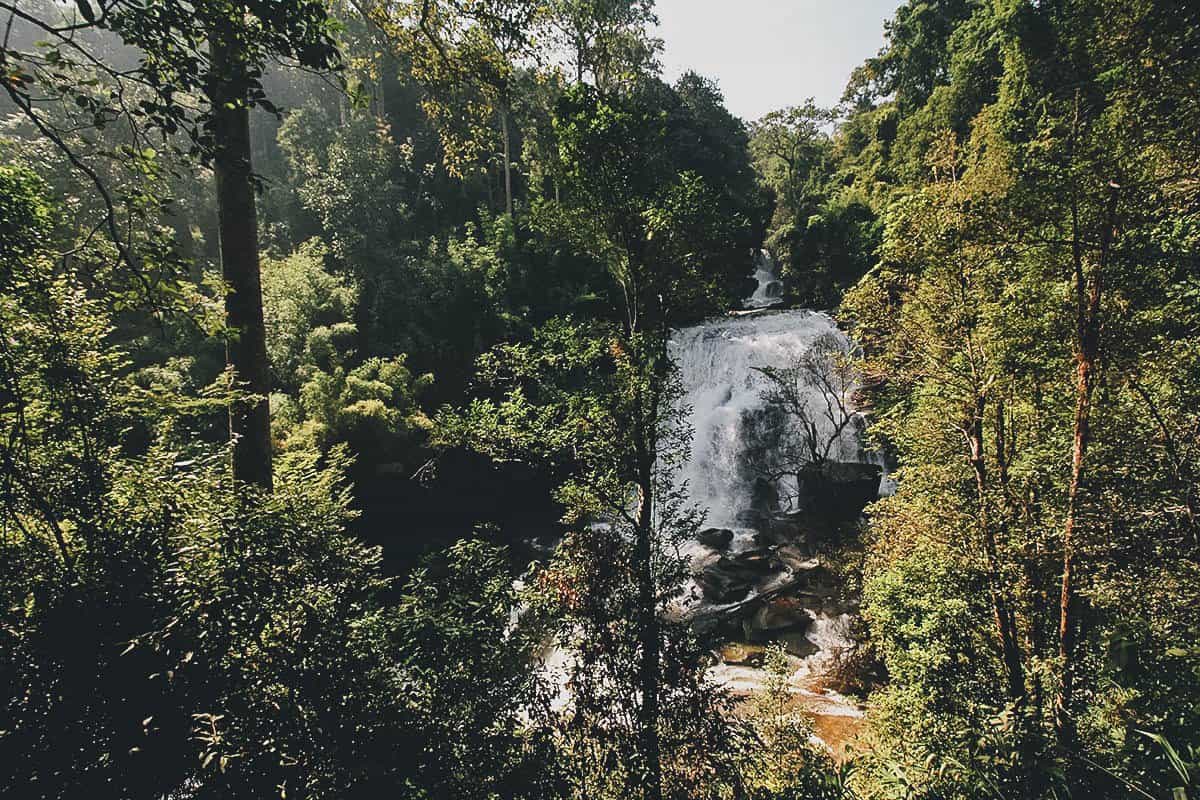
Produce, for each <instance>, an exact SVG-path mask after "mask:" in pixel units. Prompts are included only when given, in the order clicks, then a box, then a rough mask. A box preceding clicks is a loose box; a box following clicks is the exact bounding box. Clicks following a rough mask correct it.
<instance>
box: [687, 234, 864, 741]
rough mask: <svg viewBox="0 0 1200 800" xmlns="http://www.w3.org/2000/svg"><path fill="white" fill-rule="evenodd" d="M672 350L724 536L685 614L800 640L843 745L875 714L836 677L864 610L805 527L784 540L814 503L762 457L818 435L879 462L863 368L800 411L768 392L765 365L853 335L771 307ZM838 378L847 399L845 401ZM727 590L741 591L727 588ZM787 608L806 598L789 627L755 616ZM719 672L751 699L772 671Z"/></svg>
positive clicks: (730, 668) (708, 557) (702, 553)
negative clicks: (860, 398)
mask: <svg viewBox="0 0 1200 800" xmlns="http://www.w3.org/2000/svg"><path fill="white" fill-rule="evenodd" d="M757 267H758V268H757V270H756V278H757V279H758V282H759V285H758V289H757V290H756V291H755V292H754V295H753V296H752V297H751V298H749V299H748V300H747V301H745V305H747V306H750V307H757V308H763V307H765V306H769V305H771V304H773V303H775V302H778V294H779V293H780V288H781V287H780V284H779V281H778V280H777V279H776V278H775V275H774V271H773V266H772V265H771V264H770V262H769V260H768V258H767V257H766V255H765V254H762V256H761V258H760V261H759V263H758V265H757ZM670 352H671V356H672V358H673V360H674V361H675V364H676V365H677V367H678V368H679V371H680V380H681V383H682V386H683V397H682V400H681V402H682V404H683V407H684V410H685V413H686V418H687V423H688V424H689V426H690V427H691V430H692V449H691V454H690V457H689V458H688V460H687V461H686V463H685V465H684V466H683V468H682V469H681V471H680V475H679V476H678V478H677V480H679V481H680V482H686V486H687V490H688V493H689V495H690V498H691V500H692V501H693V502H694V503H696V504H697V505H699V506H700V508H702V509H703V510H704V512H705V513H706V520H707V524H708V525H710V526H713V528H716V529H720V531H723V533H722V534H720V535H712V536H708V537H705V536H703V535H702V536H701V537H700V538H701V539H707V541H703V542H702V541H697V542H693V543H690V544H689V545H688V546H687V547H685V549H684V552H685V554H686V555H687V556H688V557H689V558H690V560H691V564H692V570H693V573H694V578H693V580H692V581H691V582H690V584H689V585H688V586H687V587H685V592H684V594H683V597H682V598H681V600H680V601H679V604H678V606H677V613H679V614H680V616H681V617H684V618H692V619H696V620H700V619H702V618H704V617H705V615H712V614H718V615H720V614H730V613H732V614H734V615H736V616H735V618H740V619H741V622H740V624H742V625H750V626H754V625H760V626H761V627H759V628H758V629H757V631H755V632H754V633H755V635H758V636H766V639H767V640H775V641H786V642H788V643H789V644H788V650H789V652H790V653H792V655H791V657H790V658H791V667H790V669H791V670H792V673H791V676H790V678H789V688H790V690H791V691H792V693H793V694H794V696H796V697H797V700H798V702H799V703H800V705H801V706H802V707H803V708H805V709H806V710H807V712H808V713H809V715H810V717H811V718H812V719H813V720H814V724H816V726H817V735H818V736H819V737H823V741H825V742H826V744H828V745H829V746H830V747H833V748H836V747H838V746H840V744H841V743H844V741H845V738H846V737H847V736H848V735H849V734H848V733H847V730H852V727H851V728H847V726H848V725H849V726H852V725H853V724H854V723H853V720H854V719H856V718H858V717H860V716H861V711H860V709H859V708H858V706H857V705H856V704H855V703H853V702H851V701H850V700H848V699H847V698H845V697H842V696H841V695H839V694H837V693H836V692H835V691H832V690H831V689H830V688H829V686H828V677H827V676H828V675H829V673H830V672H831V671H832V670H833V668H834V667H835V665H836V663H837V661H838V659H839V657H840V656H841V655H842V654H843V653H846V652H849V651H850V650H851V649H852V648H853V647H854V640H853V637H852V635H851V620H852V616H851V614H852V612H853V610H854V609H853V608H852V607H851V606H848V605H847V604H846V602H845V600H844V598H840V597H837V596H835V595H836V594H837V592H836V590H835V591H833V592H828V591H826V590H825V587H822V586H820V584H821V583H823V582H824V581H826V580H828V578H827V577H825V576H827V574H828V573H827V572H826V571H824V570H823V568H822V567H821V566H820V562H819V560H818V559H815V558H811V556H812V555H813V552H812V551H811V550H807V551H806V550H805V548H807V547H810V546H811V542H807V543H801V539H802V538H803V534H800V535H799V536H798V537H797V538H791V539H789V538H788V534H786V533H785V534H784V535H783V537H782V538H773V536H774V535H775V534H777V533H778V528H779V527H780V522H781V521H782V522H784V523H787V524H792V523H796V518H797V517H803V516H804V514H805V513H807V512H806V511H805V510H804V509H803V508H802V507H801V505H799V504H796V503H793V502H792V499H791V496H792V495H795V496H796V497H799V494H800V491H799V488H800V487H799V486H797V485H795V484H792V485H790V486H789V485H788V481H787V478H778V477H774V476H773V475H772V473H770V472H767V473H765V474H766V475H769V476H771V478H770V479H767V477H764V471H763V469H762V464H763V459H764V457H765V458H766V460H767V461H768V462H770V461H771V457H772V456H777V455H778V453H777V452H776V451H777V450H779V449H780V448H784V449H786V448H788V447H789V446H790V447H795V445H796V444H797V443H798V442H801V441H804V440H805V439H804V437H805V436H809V437H811V438H812V439H814V440H816V441H818V442H820V443H823V444H825V445H826V450H827V454H828V458H829V460H830V461H833V462H851V464H852V465H861V463H862V462H865V461H873V462H875V463H878V460H877V459H875V458H873V457H872V455H871V454H870V453H868V452H866V451H865V450H864V448H863V445H862V442H861V436H860V435H861V432H862V427H863V425H862V418H861V416H860V415H859V414H857V413H856V412H855V411H854V409H853V406H852V399H851V398H852V397H853V392H854V389H855V388H856V387H855V385H854V381H853V373H852V369H851V368H847V369H846V370H844V371H843V372H842V373H841V377H842V381H841V382H839V381H833V382H832V383H822V381H821V380H814V381H812V382H811V385H810V383H808V382H806V381H804V380H800V381H799V382H797V383H796V385H797V386H798V387H799V389H798V391H797V393H796V398H795V399H796V402H794V403H793V404H792V405H791V406H790V407H789V408H788V409H787V411H786V412H785V411H782V410H781V409H780V408H779V406H778V404H777V403H773V402H771V400H770V399H769V398H768V396H767V394H768V390H770V389H771V388H772V385H773V384H772V381H771V379H770V378H769V377H768V376H767V375H765V374H764V373H763V371H762V370H763V369H764V368H770V369H775V370H789V369H796V368H797V365H800V364H808V365H810V366H811V365H813V364H816V365H817V367H820V365H822V364H824V365H825V366H828V365H829V363H830V359H828V358H826V359H825V360H824V361H822V359H821V358H820V357H819V356H820V354H821V353H824V354H826V355H828V354H829V353H833V354H834V355H835V356H846V355H848V354H849V352H850V343H849V341H848V339H847V337H846V335H845V334H844V333H843V332H841V331H840V330H838V328H837V326H836V325H835V324H834V322H833V320H832V319H831V318H830V317H829V316H827V315H825V314H822V313H818V312H814V311H799V310H797V311H775V310H761V311H751V312H742V313H740V314H735V315H732V316H729V317H725V318H722V319H718V320H712V321H709V322H705V323H702V324H700V325H695V326H692V327H689V328H684V329H682V330H679V331H677V332H676V333H675V335H674V336H673V337H672V340H671V343H670ZM846 361H848V359H844V360H842V361H840V362H839V363H845V362H846ZM815 371H816V372H819V371H820V370H819V369H816V370H815ZM805 374H807V373H803V372H802V371H800V370H797V371H796V372H794V373H793V375H805ZM831 387H832V388H833V389H834V392H833V394H836V395H837V398H836V399H837V400H839V401H840V403H839V402H834V401H832V400H831V398H830V394H831V392H830V389H831ZM797 410H799V411H800V413H799V414H797V413H795V412H796V411H797ZM838 422H842V423H843V424H840V425H839V424H837V423H838ZM797 480H798V478H797ZM876 481H878V473H876ZM876 485H878V484H877V483H876ZM784 527H786V525H784ZM801 527H802V526H801ZM796 530H799V527H798V528H797V529H796ZM764 559H765V560H766V561H767V562H768V563H770V564H773V565H774V566H773V567H772V569H774V570H775V571H774V572H773V573H766V574H764V573H763V572H762V571H759V572H757V573H753V574H754V575H755V577H751V578H749V584H748V585H745V586H743V585H739V584H737V583H736V582H737V581H738V580H745V576H746V574H747V569H750V565H751V564H761V563H763V560H764ZM739 570H741V571H740V572H739ZM750 571H751V572H753V570H752V569H750ZM731 585H733V586H734V588H732V589H731V588H730V587H731ZM723 592H730V593H731V595H730V596H728V597H726V596H722V594H721V593H723ZM793 598H795V599H793ZM787 603H791V604H793V606H792V607H793V608H794V606H795V605H797V604H798V605H799V610H798V613H797V611H796V610H793V611H792V612H791V613H792V614H793V616H792V617H791V618H790V619H784V620H783V623H782V624H781V625H780V627H779V630H778V631H777V632H776V631H772V630H771V628H772V626H773V625H775V624H777V623H778V622H779V620H778V619H776V620H774V621H768V622H763V621H762V620H761V618H760V617H757V616H755V615H756V614H762V613H764V612H766V613H775V614H777V613H787V612H786V608H787V605H786V604H787ZM773 604H782V605H783V606H784V611H783V612H778V611H776V606H775V605H773ZM747 614H749V616H747ZM745 631H746V633H745V635H746V637H747V638H748V640H749V641H751V642H754V641H758V642H761V641H764V639H763V638H753V636H752V631H751V628H750V627H747V628H745ZM710 676H711V677H712V678H713V679H714V680H717V681H718V682H720V683H722V684H723V685H725V686H726V687H727V688H728V689H729V690H730V691H732V692H734V693H735V694H743V695H744V694H749V693H753V692H754V691H756V690H757V689H758V688H759V687H761V685H762V680H763V677H764V675H763V672H762V670H761V669H760V668H759V667H757V666H754V665H753V664H752V663H750V662H748V661H745V660H732V661H731V660H728V659H726V658H725V657H724V656H722V662H721V663H718V664H717V665H715V666H714V667H713V668H712V669H711V670H710ZM847 720H849V721H847Z"/></svg>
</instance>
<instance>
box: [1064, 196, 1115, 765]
mask: <svg viewBox="0 0 1200 800" xmlns="http://www.w3.org/2000/svg"><path fill="white" fill-rule="evenodd" d="M1109 190H1110V192H1109V200H1108V208H1107V213H1106V216H1105V220H1104V222H1103V223H1102V224H1103V225H1104V228H1103V231H1102V232H1101V241H1100V257H1099V260H1098V262H1097V264H1096V266H1095V267H1094V269H1093V270H1092V275H1091V276H1090V278H1089V277H1088V276H1087V275H1085V273H1084V256H1083V247H1082V244H1081V241H1082V240H1081V238H1080V232H1079V225H1078V217H1077V212H1076V211H1073V215H1074V216H1075V219H1073V262H1074V281H1075V307H1076V312H1075V337H1076V341H1075V422H1074V436H1073V437H1072V438H1073V445H1072V448H1071V481H1070V484H1069V487H1068V490H1067V517H1066V521H1065V522H1064V524H1063V555H1062V588H1061V592H1060V594H1059V603H1058V613H1059V617H1058V657H1059V661H1060V663H1061V670H1062V673H1061V675H1060V679H1059V689H1058V697H1057V698H1056V699H1055V702H1054V731H1055V734H1056V736H1057V738H1058V743H1059V745H1060V746H1061V747H1063V748H1064V749H1066V750H1074V749H1075V746H1076V743H1077V738H1078V737H1077V734H1078V731H1077V730H1076V727H1075V720H1074V718H1073V716H1072V714H1071V706H1072V705H1073V702H1074V693H1075V678H1076V676H1075V668H1076V665H1075V646H1076V639H1077V635H1078V630H1079V620H1078V619H1077V617H1078V613H1077V611H1078V609H1077V608H1076V606H1077V605H1078V602H1077V598H1076V583H1077V579H1076V576H1075V568H1076V560H1075V556H1076V553H1075V548H1076V539H1077V535H1076V529H1077V528H1078V525H1079V519H1078V517H1079V495H1080V490H1081V488H1082V486H1083V480H1084V465H1085V459H1086V457H1087V449H1088V444H1089V442H1090V441H1091V419H1092V389H1093V388H1094V387H1095V382H1096V365H1097V361H1098V359H1099V355H1100V298H1101V295H1102V291H1103V279H1104V270H1105V267H1106V265H1107V262H1108V254H1109V250H1110V248H1111V246H1112V241H1113V238H1114V236H1115V224H1116V212H1117V198H1118V195H1119V192H1120V187H1119V186H1117V185H1116V184H1110V185H1109Z"/></svg>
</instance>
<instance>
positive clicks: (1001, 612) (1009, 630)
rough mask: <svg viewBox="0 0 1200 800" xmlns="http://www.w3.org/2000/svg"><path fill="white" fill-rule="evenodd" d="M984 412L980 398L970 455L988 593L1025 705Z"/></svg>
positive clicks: (1013, 694)
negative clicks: (992, 500)
mask: <svg viewBox="0 0 1200 800" xmlns="http://www.w3.org/2000/svg"><path fill="white" fill-rule="evenodd" d="M983 415H984V398H983V397H977V398H976V399H975V408H974V415H973V418H972V419H971V421H970V423H969V424H968V428H967V431H968V433H967V446H968V449H969V451H970V452H969V456H968V458H969V460H970V462H971V468H972V471H973V472H974V473H975V490H976V494H977V496H978V502H979V511H978V524H979V531H980V535H981V537H982V539H983V549H984V556H985V558H986V561H987V581H988V592H989V594H990V595H991V600H992V612H993V615H994V617H995V622H996V631H997V633H998V635H999V636H1000V651H1001V654H1002V657H1003V659H1004V673H1005V678H1006V682H1007V692H1008V698H1009V700H1011V701H1012V702H1013V703H1014V704H1015V705H1017V706H1021V705H1024V703H1025V701H1026V688H1025V669H1024V665H1023V664H1022V661H1021V646H1020V643H1019V640H1018V637H1017V624H1016V619H1015V617H1014V616H1013V611H1012V607H1011V605H1010V604H1009V601H1008V592H1007V590H1006V589H1005V587H1004V582H1003V580H1002V576H1001V575H1000V555H999V548H998V546H997V544H996V534H995V531H994V530H993V529H992V523H991V517H990V515H989V514H988V499H987V465H986V463H985V461H984V449H983V447H984V446H983Z"/></svg>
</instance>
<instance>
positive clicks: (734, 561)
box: [718, 548, 780, 575]
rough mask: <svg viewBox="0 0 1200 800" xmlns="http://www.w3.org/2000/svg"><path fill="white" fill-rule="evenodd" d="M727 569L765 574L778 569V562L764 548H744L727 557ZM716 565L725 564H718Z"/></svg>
mask: <svg viewBox="0 0 1200 800" xmlns="http://www.w3.org/2000/svg"><path fill="white" fill-rule="evenodd" d="M729 562H730V563H729V564H728V565H727V568H728V569H732V570H737V571H740V572H749V573H750V574H752V575H765V574H767V573H768V572H774V571H775V570H777V569H779V567H780V564H779V562H778V561H777V560H776V559H775V556H774V554H772V553H771V551H770V550H767V549H765V548H763V549H759V550H744V551H742V552H740V553H737V554H735V555H733V556H731V557H730V558H729ZM718 566H726V565H720V564H718Z"/></svg>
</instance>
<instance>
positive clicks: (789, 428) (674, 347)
mask: <svg viewBox="0 0 1200 800" xmlns="http://www.w3.org/2000/svg"><path fill="white" fill-rule="evenodd" d="M824 342H834V343H836V344H838V345H841V346H842V347H843V348H848V345H849V343H848V341H847V339H846V336H845V334H843V333H842V332H841V331H840V330H838V328H837V326H836V325H835V324H834V322H833V320H832V319H830V318H829V317H828V316H827V315H825V314H822V313H818V312H814V311H769V312H760V313H755V314H746V315H740V316H734V317H728V318H724V319H720V320H717V321H713V322H706V323H702V324H700V325H695V326H692V327H690V328H684V329H682V330H680V331H678V332H677V333H676V335H675V336H674V337H673V338H672V341H671V354H672V357H673V358H674V360H675V363H676V365H677V366H678V368H679V370H680V374H681V380H682V383H683V389H684V397H683V403H684V407H685V408H686V409H687V412H688V422H689V424H690V426H691V428H692V434H693V438H692V454H691V458H690V459H689V460H688V462H687V464H686V466H685V468H684V469H683V474H682V476H681V477H682V478H683V479H685V480H686V481H687V483H688V489H689V492H690V495H691V499H692V501H693V502H695V503H698V504H699V505H700V506H701V507H702V508H703V509H704V510H705V511H706V512H707V514H708V517H707V519H708V524H710V525H713V526H722V527H730V528H733V527H737V525H738V513H739V512H743V511H745V510H747V509H750V508H752V507H753V506H754V505H755V498H754V487H755V477H756V476H755V475H754V474H753V470H752V469H751V468H750V464H748V463H747V459H748V457H749V456H750V455H751V454H753V453H754V452H756V451H759V450H761V449H763V448H770V447H772V446H777V445H778V443H779V442H781V441H785V440H787V439H788V438H789V434H797V433H799V432H798V431H796V430H795V429H794V428H795V426H796V425H797V424H798V422H797V420H796V419H794V418H788V417H786V416H785V417H780V415H778V414H773V413H772V409H770V408H769V407H768V404H767V402H766V400H765V399H764V396H763V395H764V392H765V391H766V390H767V389H768V387H769V384H770V382H769V380H768V379H767V377H766V376H765V375H763V373H762V372H761V371H760V370H761V369H762V368H764V367H773V368H776V369H787V368H790V367H792V366H794V365H795V364H797V363H798V362H799V361H800V360H801V359H802V358H803V357H804V356H805V354H806V353H808V352H809V350H810V349H811V348H812V347H813V346H814V345H816V344H818V343H824ZM810 404H811V408H812V410H813V413H812V417H813V419H814V422H815V423H816V424H817V425H818V437H819V438H822V439H824V438H827V437H828V438H834V439H835V441H834V445H833V447H832V448H831V453H830V455H831V457H833V458H834V459H835V460H845V461H858V460H862V459H864V458H866V457H867V456H866V454H864V453H863V452H862V448H861V446H860V443H859V438H858V429H859V427H860V426H859V425H858V424H857V423H856V424H854V425H851V426H848V427H847V429H846V430H844V431H842V433H841V434H840V435H837V436H835V435H834V431H833V423H832V422H831V421H830V420H828V419H826V418H825V417H824V415H823V414H822V411H823V407H824V398H823V396H822V395H821V394H820V393H817V392H814V394H813V396H812V397H811V398H810Z"/></svg>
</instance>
